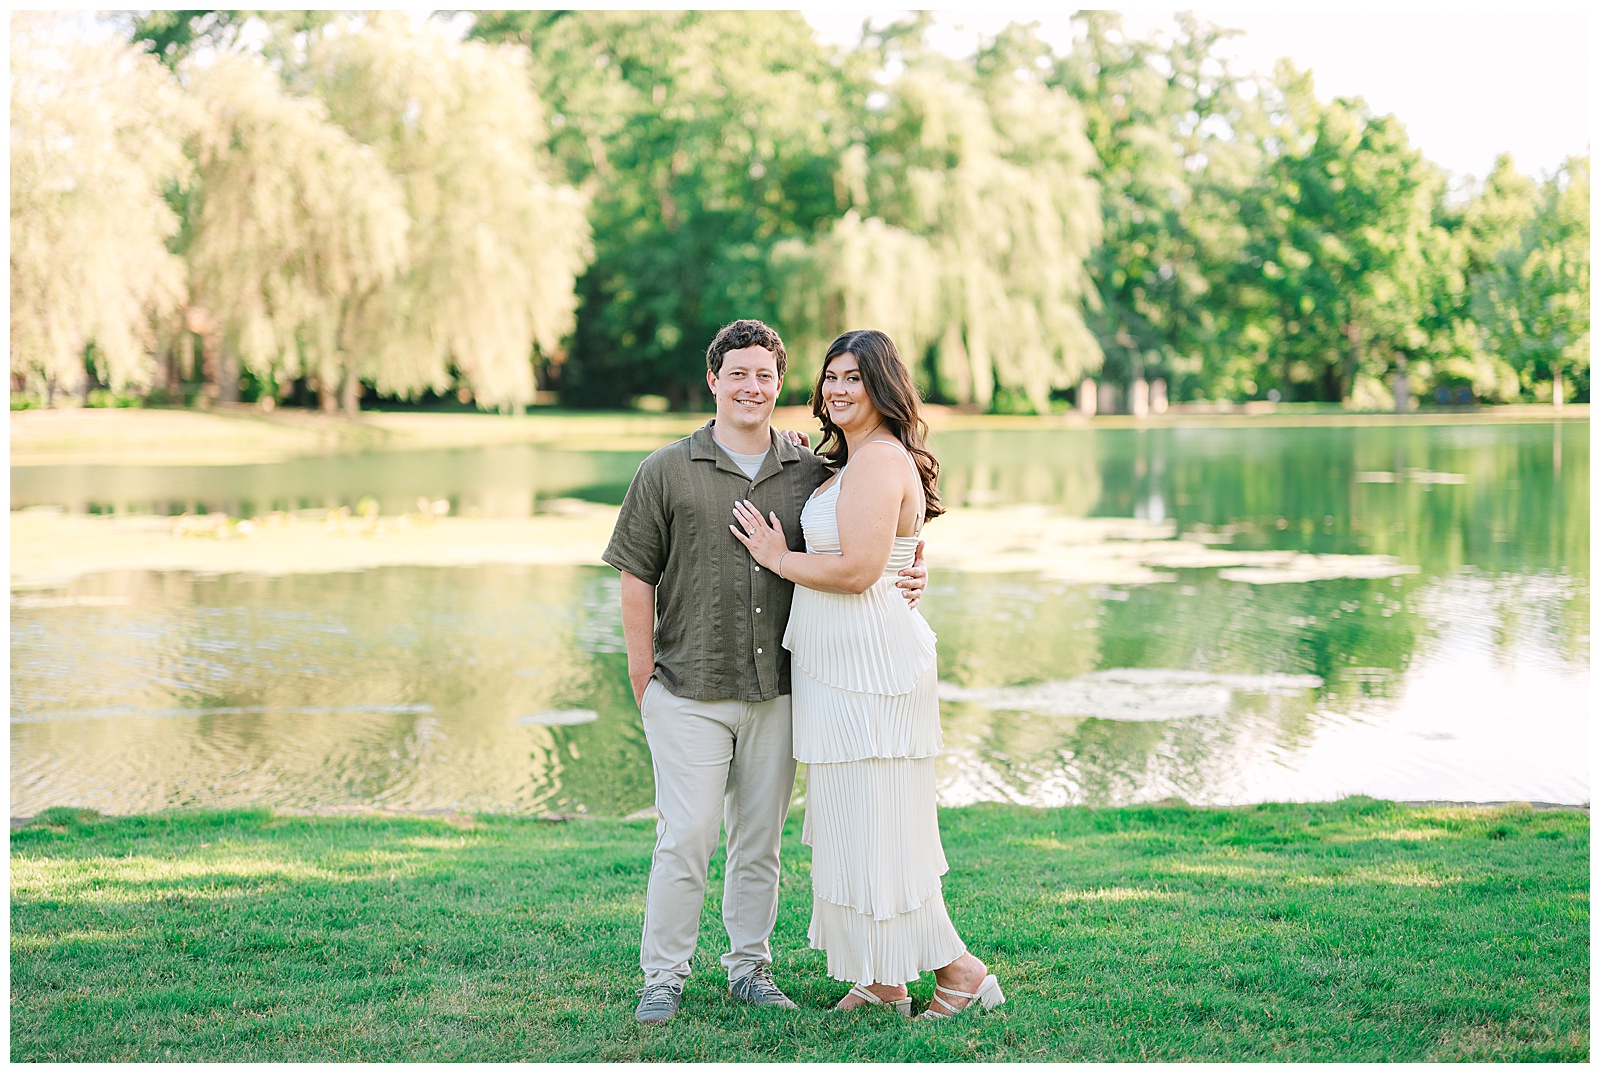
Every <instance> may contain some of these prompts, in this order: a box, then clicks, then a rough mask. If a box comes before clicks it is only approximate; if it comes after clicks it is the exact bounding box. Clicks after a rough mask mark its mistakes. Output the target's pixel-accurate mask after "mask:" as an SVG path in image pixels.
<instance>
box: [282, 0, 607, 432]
mask: <svg viewBox="0 0 1600 1073" xmlns="http://www.w3.org/2000/svg"><path fill="white" fill-rule="evenodd" d="M529 62H530V59H529V56H528V53H527V52H526V50H523V49H520V48H515V47H510V46H495V45H487V44H484V43H482V42H473V41H469V42H457V41H452V40H450V39H448V38H446V37H445V36H444V35H443V34H442V33H439V32H437V31H436V30H432V29H430V28H428V27H422V28H418V27H415V26H413V25H412V24H411V21H410V20H409V19H408V18H407V17H406V16H404V15H399V14H394V13H378V14H375V15H372V16H370V17H369V18H368V19H367V20H365V22H364V23H363V24H361V25H359V26H357V25H356V24H355V23H353V22H346V23H341V24H335V25H333V26H330V27H329V28H328V29H327V31H325V32H324V33H323V35H322V36H321V38H320V39H319V40H318V41H316V42H315V43H314V44H313V45H312V47H311V49H310V53H309V56H308V62H307V66H306V74H307V76H308V78H309V81H310V84H311V85H312V86H314V88H315V91H316V93H317V94H318V96H320V97H321V98H322V99H323V100H324V101H326V102H327V105H328V108H329V111H330V114H331V115H332V118H333V120H334V121H335V122H336V123H338V124H339V125H340V126H341V127H343V128H344V130H346V131H347V132H348V133H349V134H350V135H351V136H352V137H354V138H355V139H356V140H357V141H359V142H361V143H362V144H364V145H368V146H370V147H371V148H372V149H373V150H374V151H375V152H376V154H377V156H378V158H379V159H380V160H382V161H383V163H384V164H385V166H386V167H387V169H388V171H389V172H390V173H391V174H392V175H394V176H395V177H396V178H397V179H398V181H399V183H400V187H401V190H402V192H403V195H404V199H405V206H406V211H407V213H408V215H409V217H410V220H411V227H410V231H409V235H408V245H409V254H410V256H409V263H408V265H407V267H406V268H405V269H404V270H403V271H401V272H399V273H398V274H397V275H396V276H395V277H394V278H393V279H392V280H391V281H389V282H387V283H385V284H383V285H381V286H380V287H378V288H377V289H376V291H375V292H374V293H373V294H372V295H371V297H370V298H369V299H368V300H366V301H363V302H362V303H360V305H359V307H358V308H357V309H356V310H355V311H354V313H353V315H352V316H351V318H350V319H349V321H348V323H347V324H346V325H345V328H346V341H347V345H348V346H349V348H350V351H351V353H352V354H355V355H356V357H357V359H358V360H359V362H360V366H359V368H360V372H361V375H362V376H363V378H365V379H369V380H371V381H373V382H374V383H375V384H376V386H377V389H378V391H379V392H380V393H383V394H388V395H396V396H399V397H401V398H411V397H415V396H416V395H418V394H420V393H422V392H424V391H428V390H432V391H442V390H444V389H446V388H447V387H449V386H450V383H451V379H452V369H454V371H455V372H456V373H458V374H459V376H460V377H461V379H462V380H463V381H464V382H465V384H466V385H467V386H468V387H469V388H470V390H471V392H472V393H473V395H474V396H475V398H476V399H477V401H478V404H479V405H480V406H482V407H485V408H499V409H511V408H514V407H517V406H520V405H522V404H524V403H527V402H529V401H531V400H532V398H533V395H534V386H535V381H534V369H533V361H534V360H535V358H536V356H537V354H544V355H548V354H550V353H551V352H552V351H554V350H555V349H556V348H557V347H558V346H559V344H560V342H561V339H562V337H563V336H564V335H566V334H567V333H568V332H570V331H571V329H572V325H573V320H574V317H575V314H576V308H577V299H576V296H575V290H574V282H575V280H576V277H577V275H578V273H579V272H581V271H582V270H583V267H584V265H585V264H586V263H587V260H588V257H589V255H590V237H589V226H588V223H587V220H586V218H585V205H584V202H583V199H582V198H581V196H580V195H579V194H578V193H577V191H575V190H573V189H572V188H571V187H567V186H560V185H557V184H555V183H554V182H552V181H551V180H550V179H549V178H548V176H549V175H550V163H549V160H548V153H547V151H546V150H545V148H544V138H545V129H544V120H543V111H542V109H541V106H540V103H539V100H538V98H537V96H536V95H535V94H534V92H533V89H532V84H531V81H530V74H529V69H528V65H529Z"/></svg>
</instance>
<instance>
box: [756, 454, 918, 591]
mask: <svg viewBox="0 0 1600 1073" xmlns="http://www.w3.org/2000/svg"><path fill="white" fill-rule="evenodd" d="M868 446H871V445H870V444H869V445H868ZM896 454H898V452H895V453H894V454H891V453H890V451H889V450H887V449H885V450H878V451H867V450H865V449H863V450H861V451H858V452H857V457H856V458H854V459H852V460H851V462H850V474H849V477H850V479H849V480H848V481H845V482H844V485H843V487H841V488H840V489H839V505H838V508H837V511H838V522H839V549H840V553H839V554H838V555H812V554H809V553H807V552H803V551H790V550H789V546H788V541H787V539H786V538H785V536H784V533H783V526H782V523H780V522H779V521H778V516H777V515H776V514H774V515H772V516H771V519H770V524H769V521H768V519H766V518H763V517H762V516H761V515H760V513H759V512H757V511H756V510H755V508H754V507H752V506H750V505H749V504H748V503H740V504H737V505H735V506H734V509H733V512H734V518H735V522H736V524H734V525H730V526H729V527H728V528H729V529H731V530H732V531H733V535H734V536H735V537H737V538H738V539H739V542H740V543H742V544H743V545H744V546H745V547H746V548H749V549H750V554H751V555H752V556H753V557H754V558H755V560H756V562H758V563H760V564H761V565H762V566H764V567H766V568H767V569H768V570H772V571H774V572H776V573H779V574H781V575H782V576H783V577H784V578H786V579H787V580H789V581H792V582H794V583H795V584H796V585H804V586H805V587H806V588H808V589H820V590H821V591H823V592H845V593H862V592H866V591H867V590H868V589H869V588H871V587H872V585H873V583H874V582H876V581H877V580H878V579H879V578H880V577H882V576H883V568H884V567H885V566H887V565H888V564H889V553H890V552H891V551H893V550H894V535H895V529H896V528H897V527H898V524H899V520H900V507H901V504H902V503H903V502H904V499H905V495H906V491H907V484H906V479H905V478H906V475H907V473H908V471H907V470H906V466H905V462H904V460H903V459H901V458H898V457H895V455H896ZM841 479H842V478H841ZM780 559H781V560H782V562H781V563H780V562H779V560H780Z"/></svg>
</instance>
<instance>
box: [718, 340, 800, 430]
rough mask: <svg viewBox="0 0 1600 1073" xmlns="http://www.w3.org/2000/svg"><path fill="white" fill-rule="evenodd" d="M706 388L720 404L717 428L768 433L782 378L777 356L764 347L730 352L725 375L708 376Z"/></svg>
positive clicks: (725, 361) (724, 360)
mask: <svg viewBox="0 0 1600 1073" xmlns="http://www.w3.org/2000/svg"><path fill="white" fill-rule="evenodd" d="M706 384H707V385H709V386H710V388H711V394H712V397H714V398H715V399H716V400H717V424H718V425H719V426H721V427H723V428H737V429H740V430H742V431H747V432H755V431H765V430H766V428H767V427H768V426H769V425H770V424H771V422H772V409H773V407H775V406H777V405H778V392H779V390H780V389H781V388H782V387H783V377H781V376H779V375H778V359H777V356H776V355H774V354H773V353H772V351H770V350H768V349H767V348H766V347H764V346H747V347H745V348H744V349H743V350H730V351H728V352H727V353H726V354H724V355H723V356H722V372H721V373H713V372H707V373H706Z"/></svg>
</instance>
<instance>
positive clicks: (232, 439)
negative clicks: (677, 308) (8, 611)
mask: <svg viewBox="0 0 1600 1073" xmlns="http://www.w3.org/2000/svg"><path fill="white" fill-rule="evenodd" d="M1216 405H1218V406H1220V405H1223V404H1216ZM1228 405H1229V406H1230V409H1228V410H1218V409H1201V408H1200V404H1183V405H1181V406H1178V407H1175V408H1174V409H1172V410H1169V411H1168V412H1167V413H1165V414H1161V415H1157V416H1149V417H1131V416H1128V415H1125V414H1117V415H1103V416H1097V417H1094V418H1085V417H1083V416H1082V415H1080V414H1076V413H1066V414H1050V415H1047V416H1021V415H1019V416H1011V415H1002V414H969V413H961V412H959V411H957V410H954V409H951V408H949V407H943V406H928V407H927V408H926V414H927V417H928V421H929V424H930V426H931V427H932V429H933V431H934V432H935V433H936V434H937V433H938V432H941V431H966V430H976V429H1029V428H1034V429H1108V430H1109V429H1135V428H1150V429H1155V428H1191V427H1194V428H1295V427H1309V426H1316V427H1338V426H1393V425H1456V424H1544V423H1551V422H1556V421H1562V422H1565V421H1587V420H1588V419H1589V406H1588V404H1586V403H1585V404H1571V405H1567V406H1564V407H1562V408H1561V409H1559V410H1557V409H1555V408H1554V407H1551V406H1542V405H1515V406H1496V407H1492V408H1490V407H1485V408H1482V409H1474V410H1462V411H1420V412H1417V413H1412V414H1392V413H1353V412H1347V411H1341V410H1302V409H1298V408H1296V406H1294V405H1292V404H1274V403H1241V404H1228ZM710 416H711V415H710V414H709V413H671V414H655V413H638V412H614V411H613V412H591V411H577V410H535V411H533V412H531V413H528V414H526V415H523V416H506V415H500V414H482V413H419V412H414V411H384V410H372V411H366V412H363V413H362V414H361V416H360V417H357V418H348V417H343V416H339V415H329V414H323V413H320V412H316V411H307V410H288V409H279V410H275V411H273V412H271V413H266V412H264V411H262V410H260V409H258V408H257V407H254V406H238V407H229V408H219V409H214V410H210V411H200V410H160V409H125V410H119V409H93V410H86V409H73V410H18V411H15V412H12V413H11V427H10V448H11V455H10V458H11V465H12V466H13V467H21V466H54V465H90V466H98V465H122V466H126V465H146V466H176V465H183V466H196V465H248V464H252V463H264V462H278V461H284V460H287V459H291V458H297V457H301V456H305V455H326V454H342V453H353V452H364V451H396V450H398V451H404V450H427V449H443V448H462V447H487V446H494V445H505V444H521V443H540V444H551V445H559V446H563V447H571V448H573V449H579V450H604V449H606V448H608V447H614V446H615V445H616V444H617V443H618V441H624V442H627V443H628V444H629V445H630V446H639V447H640V448H641V449H643V444H644V443H646V442H650V441H654V442H660V443H664V442H666V441H667V440H670V439H672V438H675V437H677V436H682V435H686V434H687V433H688V432H689V431H690V430H691V429H694V428H696V427H698V426H699V425H701V424H703V423H705V421H706V420H707V419H708V418H709V417H710ZM773 423H774V424H775V425H776V426H777V427H779V428H794V429H803V430H806V431H810V432H813V433H815V432H816V421H815V418H813V417H812V416H811V413H810V411H809V410H808V409H807V408H805V407H803V406H787V407H781V408H779V410H778V411H777V412H776V413H775V414H774V416H773Z"/></svg>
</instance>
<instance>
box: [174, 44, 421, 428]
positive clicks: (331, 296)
mask: <svg viewBox="0 0 1600 1073" xmlns="http://www.w3.org/2000/svg"><path fill="white" fill-rule="evenodd" d="M190 91H191V93H192V95H193V98H194V99H195V101H196V102H197V103H198V104H199V105H200V107H201V109H202V111H203V114H204V121H203V122H201V123H200V124H199V126H198V128H197V132H196V134H195V138H194V144H195V151H194V156H195V159H196V162H197V165H198V177H199V182H198V184H197V187H196V190H195V192H194V194H193V196H192V198H191V200H190V204H189V232H190V240H189V242H188V248H187V251H186V252H187V256H188V261H189V265H190V272H191V278H192V279H193V281H194V287H193V300H194V302H195V304H196V306H198V307H200V308H201V309H203V310H205V311H207V315H205V316H203V317H202V318H201V319H202V320H209V321H211V322H213V323H215V324H216V325H217V326H218V329H219V331H220V334H221V336H222V339H221V345H222V346H223V347H226V348H230V349H233V348H236V350H237V353H238V355H239V358H240V359H241V360H242V362H243V364H244V366H245V367H246V368H248V369H249V370H250V371H251V372H252V373H254V374H255V375H256V376H257V377H258V378H259V379H262V380H266V381H271V382H276V383H278V384H286V383H288V382H289V381H291V380H293V379H296V378H298V377H301V376H307V377H309V378H311V380H312V381H313V382H314V383H315V384H316V385H317V386H318V387H319V388H320V389H321V393H322V399H323V405H324V407H325V408H330V409H331V408H332V403H333V401H334V398H335V393H336V392H339V391H340V388H341V381H342V384H343V391H342V394H343V396H344V403H345V407H346V409H349V410H354V409H355V408H356V406H357V402H356V398H357V395H356V385H357V383H358V377H359V376H360V375H361V371H362V370H361V368H360V366H359V364H358V357H359V355H360V354H361V353H362V352H363V350H364V347H363V346H362V340H361V339H359V338H357V337H356V336H355V334H354V333H353V332H352V331H351V328H352V326H353V324H354V323H355V322H358V321H360V320H361V318H362V312H363V306H364V304H365V303H367V302H370V301H372V300H373V299H374V297H375V296H376V294H377V293H378V292H379V291H380V290H381V289H382V288H383V287H384V286H385V285H386V284H388V283H389V282H390V281H392V280H393V279H394V278H395V276H396V274H397V273H398V272H399V271H400V270H401V269H402V268H403V267H404V265H405V257H406V229H407V226H408V219H407V216H406V211H405V199H404V195H403V193H402V191H401V190H400V186H399V183H398V182H396V181H395V180H394V179H393V178H392V177H391V176H390V175H389V172H388V170H387V169H386V168H385V167H384V165H383V163H382V161H380V160H379V159H378V156H377V154H376V153H374V152H373V151H372V150H371V149H370V148H368V147H366V146H363V145H361V144H359V143H358V142H356V141H355V140H354V139H352V138H351V137H350V136H349V135H348V134H346V133H345V132H344V131H343V130H341V129H339V128H338V127H337V126H334V125H333V124H332V123H330V122H329V121H328V117H327V110H326V108H325V107H324V106H323V104H322V102H321V101H319V100H316V99H314V98H304V97H293V96H290V95H289V94H287V93H286V92H285V91H284V89H283V86H282V83H281V80H280V78H279V76H278V74H277V73H276V72H274V71H273V70H271V69H270V68H269V67H267V65H266V64H264V63H263V62H261V61H260V60H257V59H253V58H250V57H247V56H243V55H237V54H232V55H226V54H225V55H222V56H219V57H217V58H216V59H215V61H214V62H212V63H211V64H209V65H208V66H206V67H204V68H203V69H200V70H197V71H193V72H191V80H190Z"/></svg>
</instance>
